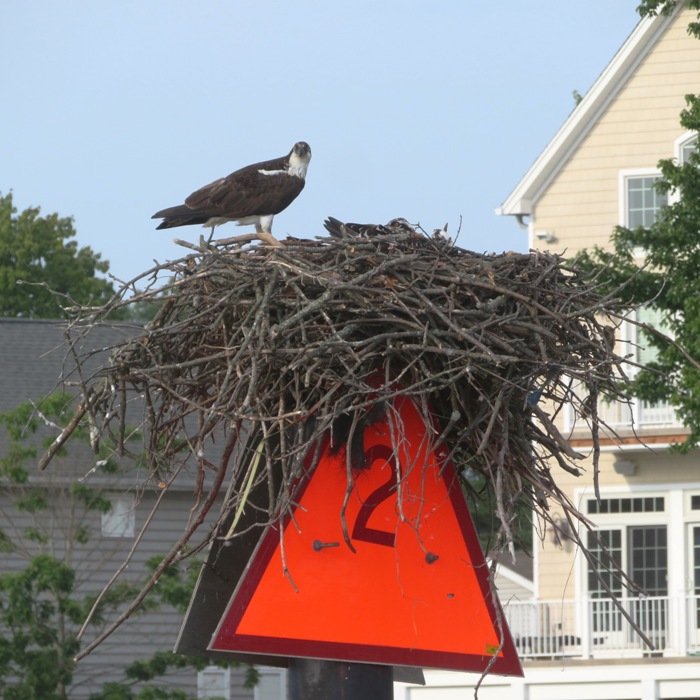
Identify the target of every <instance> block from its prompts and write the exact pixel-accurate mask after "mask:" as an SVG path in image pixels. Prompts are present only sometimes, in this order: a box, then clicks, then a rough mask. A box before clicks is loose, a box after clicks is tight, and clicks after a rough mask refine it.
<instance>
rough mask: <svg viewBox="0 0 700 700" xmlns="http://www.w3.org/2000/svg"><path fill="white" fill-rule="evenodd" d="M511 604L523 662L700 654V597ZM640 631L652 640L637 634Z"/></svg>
mask: <svg viewBox="0 0 700 700" xmlns="http://www.w3.org/2000/svg"><path fill="white" fill-rule="evenodd" d="M620 604H621V606H622V608H623V610H624V611H625V612H626V613H627V616H625V615H624V614H623V613H622V612H621V611H620V609H619V608H618V607H617V606H616V605H615V604H614V603H613V601H612V600H609V599H603V598H601V599H587V600H580V601H576V600H538V601H528V602H525V601H509V602H507V603H506V604H505V605H504V610H505V615H506V619H507V621H508V626H509V628H510V632H511V636H512V637H513V641H514V642H515V646H516V648H517V650H518V653H519V655H520V656H521V658H559V657H564V656H571V657H580V658H603V657H608V658H614V657H627V656H646V655H649V656H687V655H700V597H699V596H695V595H691V596H686V597H682V598H674V597H668V596H653V597H644V598H621V599H620ZM630 620H631V621H633V622H634V623H635V625H637V626H638V627H639V629H640V630H641V632H642V633H643V634H644V636H645V637H646V638H647V639H648V640H649V641H650V642H651V644H652V645H653V648H651V647H649V646H648V645H647V643H646V642H645V640H644V639H643V638H642V637H641V636H640V635H639V634H638V633H637V631H635V629H634V626H633V624H632V622H630Z"/></svg>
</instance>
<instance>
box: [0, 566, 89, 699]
mask: <svg viewBox="0 0 700 700" xmlns="http://www.w3.org/2000/svg"><path fill="white" fill-rule="evenodd" d="M74 584H75V573H74V571H73V570H72V569H71V568H70V567H68V566H66V565H65V564H63V563H62V562H60V561H58V560H56V559H54V558H53V557H51V556H50V555H47V554H40V555H38V556H36V557H34V558H33V559H32V560H31V561H30V562H29V564H28V565H27V567H26V568H25V569H23V570H22V571H20V572H18V573H5V574H0V626H1V627H2V629H3V634H2V636H0V696H2V697H3V698H5V700H34V699H35V698H36V699H37V700H38V698H42V699H44V698H45V699H46V700H59V699H61V700H62V699H63V698H65V697H67V696H66V695H65V687H66V685H67V684H68V683H70V680H71V678H72V674H73V667H74V663H73V661H72V659H73V656H74V655H75V653H76V652H77V650H78V642H77V640H76V639H75V637H74V636H65V635H64V634H63V628H62V627H61V626H57V625H56V619H57V618H59V617H65V618H66V619H67V620H71V621H73V622H75V621H76V620H75V619H74V618H75V615H76V609H75V607H74V606H73V605H72V604H71V601H70V595H71V594H72V592H73V586H74Z"/></svg>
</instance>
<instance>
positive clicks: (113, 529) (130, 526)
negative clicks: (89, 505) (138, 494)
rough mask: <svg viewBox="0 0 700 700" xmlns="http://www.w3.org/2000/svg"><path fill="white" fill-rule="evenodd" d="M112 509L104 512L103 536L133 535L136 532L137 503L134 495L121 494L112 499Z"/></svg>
mask: <svg viewBox="0 0 700 700" xmlns="http://www.w3.org/2000/svg"><path fill="white" fill-rule="evenodd" d="M110 500H111V501H112V509H111V510H110V511H108V512H107V513H102V536H103V537H133V536H134V532H135V525H136V517H135V508H136V503H135V500H134V497H133V496H132V495H119V496H114V497H113V498H111V499H110Z"/></svg>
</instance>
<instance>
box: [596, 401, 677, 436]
mask: <svg viewBox="0 0 700 700" xmlns="http://www.w3.org/2000/svg"><path fill="white" fill-rule="evenodd" d="M598 415H599V417H600V418H601V419H602V420H603V421H605V423H607V425H609V426H610V427H611V428H616V429H618V428H631V427H632V426H634V427H636V428H665V427H674V426H678V425H680V421H679V420H678V417H677V416H676V411H675V409H674V408H673V406H671V404H670V403H668V402H667V401H660V402H658V403H651V402H649V401H632V402H630V403H623V402H621V401H611V402H603V401H601V402H600V404H599V405H598Z"/></svg>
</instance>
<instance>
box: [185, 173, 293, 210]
mask: <svg viewBox="0 0 700 700" xmlns="http://www.w3.org/2000/svg"><path fill="white" fill-rule="evenodd" d="M258 170H259V165H256V166H248V167H247V168H243V169H241V170H237V171H236V172H235V173H231V174H230V175H228V176H227V177H224V178H220V179H218V180H215V181H214V182H212V183H210V184H208V185H205V186H204V187H202V188H200V189H198V190H197V191H196V192H193V193H192V194H191V195H190V196H189V197H188V198H187V199H186V200H185V204H186V205H187V206H188V207H189V208H190V209H192V210H193V211H198V212H204V213H207V214H209V215H210V216H224V217H227V218H231V219H236V218H241V217H244V216H257V215H259V216H267V215H270V214H279V212H281V211H282V210H283V209H286V208H287V207H288V206H289V205H290V204H291V203H292V202H293V201H294V199H296V197H297V196H298V195H299V193H300V192H301V191H302V190H303V189H304V180H303V179H302V178H300V177H295V176H293V175H287V174H286V173H280V174H276V175H263V174H261V173H260V172H258Z"/></svg>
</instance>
